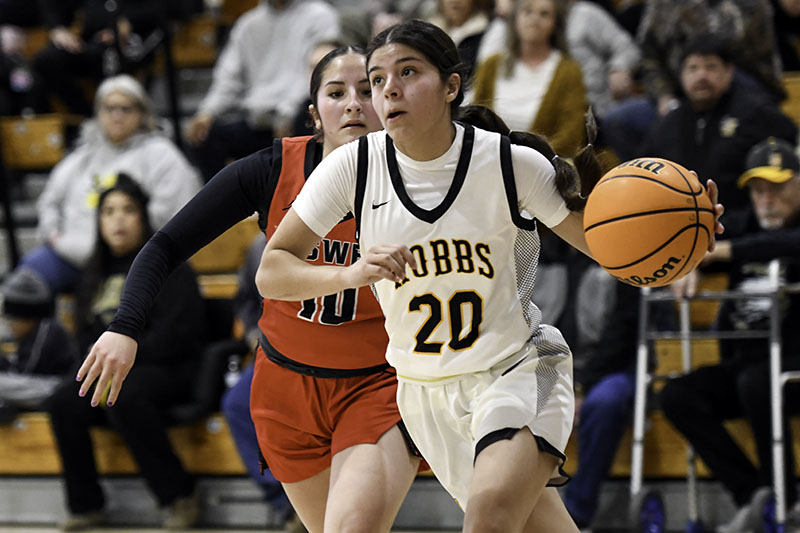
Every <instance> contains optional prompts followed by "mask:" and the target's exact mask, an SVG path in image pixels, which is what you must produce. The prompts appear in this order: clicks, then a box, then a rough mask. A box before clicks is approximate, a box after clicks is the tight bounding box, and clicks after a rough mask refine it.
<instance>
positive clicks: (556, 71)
mask: <svg viewBox="0 0 800 533" xmlns="http://www.w3.org/2000/svg"><path fill="white" fill-rule="evenodd" d="M564 25H565V10H564V5H563V4H562V2H561V0H517V1H516V2H515V3H514V9H513V10H512V13H511V18H510V20H509V23H508V31H509V33H508V45H507V49H506V50H505V51H504V52H503V53H501V54H497V55H494V56H492V57H490V58H489V59H487V60H486V61H484V62H483V63H481V64H480V65H479V66H478V68H477V71H476V73H475V81H474V96H473V103H475V104H479V105H485V106H487V107H489V108H491V109H492V110H494V111H495V112H496V113H497V114H498V115H499V116H500V117H501V118H502V119H503V120H504V121H505V122H506V123H507V124H508V126H509V127H510V128H511V129H512V130H517V131H529V132H533V133H537V134H539V135H544V136H545V137H547V139H548V140H549V141H550V144H551V145H552V146H553V148H554V149H555V151H556V153H557V154H558V155H560V156H563V157H572V156H574V155H575V154H576V152H577V151H578V149H579V148H580V147H581V146H583V144H584V140H585V133H584V118H583V116H584V112H585V111H586V108H587V101H586V90H585V89H584V85H583V76H582V74H581V69H580V66H579V65H578V63H577V62H575V61H574V60H573V59H571V58H570V57H569V56H568V55H567V51H566V40H565V34H564Z"/></svg>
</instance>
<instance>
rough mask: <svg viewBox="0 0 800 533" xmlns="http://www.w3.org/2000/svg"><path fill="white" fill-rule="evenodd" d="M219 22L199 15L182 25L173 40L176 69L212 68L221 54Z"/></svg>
mask: <svg viewBox="0 0 800 533" xmlns="http://www.w3.org/2000/svg"><path fill="white" fill-rule="evenodd" d="M217 26H218V21H217V19H215V18H214V17H212V16H209V15H198V16H196V17H192V18H191V19H190V20H188V21H186V22H185V23H182V24H181V25H180V26H179V27H178V30H177V32H175V35H174V36H173V38H172V59H173V61H174V62H175V67H176V68H210V67H212V66H214V63H215V62H216V60H217V55H218V54H219V48H218V43H217Z"/></svg>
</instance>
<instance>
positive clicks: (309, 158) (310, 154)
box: [303, 137, 322, 179]
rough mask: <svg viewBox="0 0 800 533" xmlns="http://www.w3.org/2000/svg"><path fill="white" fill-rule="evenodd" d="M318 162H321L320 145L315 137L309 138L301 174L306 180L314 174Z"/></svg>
mask: <svg viewBox="0 0 800 533" xmlns="http://www.w3.org/2000/svg"><path fill="white" fill-rule="evenodd" d="M320 161H322V143H319V142H317V139H316V138H315V137H311V138H310V139H309V140H308V142H307V143H306V160H305V165H304V166H303V174H304V175H305V177H306V179H308V177H309V176H310V175H311V173H312V172H314V169H315V168H317V165H319V162H320Z"/></svg>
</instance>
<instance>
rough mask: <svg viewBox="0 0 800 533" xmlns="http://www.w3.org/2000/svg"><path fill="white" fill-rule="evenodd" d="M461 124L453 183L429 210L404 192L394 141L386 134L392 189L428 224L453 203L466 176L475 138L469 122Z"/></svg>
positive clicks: (387, 160) (409, 209)
mask: <svg viewBox="0 0 800 533" xmlns="http://www.w3.org/2000/svg"><path fill="white" fill-rule="evenodd" d="M463 126H464V142H463V143H462V145H461V155H460V156H459V158H458V165H457V166H456V174H455V176H453V183H451V184H450V190H448V191H447V195H445V197H444V200H442V203H441V204H439V205H438V206H436V207H434V208H433V209H431V210H428V209H422V208H421V207H419V206H418V205H417V204H415V203H414V202H413V200H411V197H410V196H409V195H408V193H407V192H406V188H405V186H403V178H402V177H401V176H400V169H399V168H398V167H397V156H396V155H395V150H394V143H392V138H391V137H389V135H386V165H387V166H388V167H389V176H390V177H391V179H392V186H393V187H394V191H395V193H397V196H398V197H399V198H400V202H402V204H403V205H404V206H406V209H408V211H409V212H410V213H411V214H412V215H414V216H415V217H417V218H418V219H420V220H422V221H425V222H428V223H429V224H433V223H434V222H436V221H437V220H439V218H441V217H442V215H444V214H445V212H447V210H448V209H449V208H450V206H451V205H453V202H455V201H456V198H457V197H458V193H459V191H461V187H462V186H463V185H464V180H465V179H466V177H467V170H468V169H469V161H470V158H471V157H472V145H473V141H474V140H475V129H474V128H473V127H472V126H471V125H469V124H463Z"/></svg>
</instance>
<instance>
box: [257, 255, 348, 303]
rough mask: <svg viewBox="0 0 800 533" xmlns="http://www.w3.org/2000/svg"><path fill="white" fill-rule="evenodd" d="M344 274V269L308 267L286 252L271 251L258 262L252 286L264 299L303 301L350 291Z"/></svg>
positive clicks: (302, 261)
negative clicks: (254, 281)
mask: <svg viewBox="0 0 800 533" xmlns="http://www.w3.org/2000/svg"><path fill="white" fill-rule="evenodd" d="M345 271H346V267H340V266H329V265H312V264H310V263H307V262H306V261H304V260H302V259H299V258H298V257H296V256H295V255H293V254H292V253H290V252H288V251H286V250H281V249H271V250H267V251H265V252H264V256H263V257H262V259H261V265H260V266H259V267H258V272H257V273H256V286H257V287H258V292H259V293H260V294H261V296H263V297H264V298H271V299H273V300H289V301H300V300H306V299H308V298H315V297H317V296H322V295H326V294H335V293H337V292H341V291H343V290H345V289H349V288H351V287H350V285H348V284H347V282H346V281H345V276H344V274H345Z"/></svg>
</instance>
